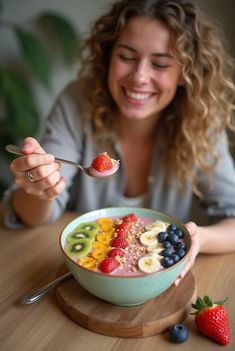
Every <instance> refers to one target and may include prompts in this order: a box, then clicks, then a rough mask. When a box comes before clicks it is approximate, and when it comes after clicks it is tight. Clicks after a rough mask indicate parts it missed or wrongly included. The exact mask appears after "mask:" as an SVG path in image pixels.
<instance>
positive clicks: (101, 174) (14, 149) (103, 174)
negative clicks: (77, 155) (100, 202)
mask: <svg viewBox="0 0 235 351" xmlns="http://www.w3.org/2000/svg"><path fill="white" fill-rule="evenodd" d="M6 150H7V151H8V152H10V153H12V154H15V155H21V156H25V154H23V153H22V152H21V151H20V148H19V147H18V146H16V145H7V146H6ZM111 160H112V162H113V167H112V168H111V169H110V170H107V171H104V172H99V171H97V170H96V169H94V168H93V167H92V166H89V167H83V166H82V165H80V164H79V163H77V162H73V161H69V160H64V159H63V158H59V157H55V161H57V162H60V163H65V164H67V165H71V166H75V167H78V168H79V169H80V170H81V171H82V172H84V173H86V174H87V175H89V176H91V177H98V178H104V177H108V176H110V175H112V174H114V173H115V172H116V171H117V170H118V168H119V161H117V160H114V159H111Z"/></svg>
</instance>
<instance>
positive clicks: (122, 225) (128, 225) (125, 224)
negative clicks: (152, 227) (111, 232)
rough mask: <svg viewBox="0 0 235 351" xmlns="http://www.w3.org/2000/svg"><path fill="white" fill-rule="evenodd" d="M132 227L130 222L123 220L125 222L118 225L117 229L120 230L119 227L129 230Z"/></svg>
mask: <svg viewBox="0 0 235 351" xmlns="http://www.w3.org/2000/svg"><path fill="white" fill-rule="evenodd" d="M129 228H130V224H129V223H128V222H123V223H120V224H118V225H117V227H116V229H117V230H119V229H124V230H127V229H129Z"/></svg>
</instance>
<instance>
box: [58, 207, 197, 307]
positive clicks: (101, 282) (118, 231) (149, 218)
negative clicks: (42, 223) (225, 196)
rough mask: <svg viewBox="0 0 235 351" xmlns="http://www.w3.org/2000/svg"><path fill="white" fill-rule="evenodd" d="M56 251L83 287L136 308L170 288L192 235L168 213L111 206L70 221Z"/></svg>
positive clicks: (180, 267) (105, 298)
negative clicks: (59, 250)
mask: <svg viewBox="0 0 235 351" xmlns="http://www.w3.org/2000/svg"><path fill="white" fill-rule="evenodd" d="M60 247H61V251H62V254H63V257H64V260H65V263H66V265H67V267H68V269H69V270H70V271H71V272H72V274H73V277H74V278H75V280H77V281H78V283H79V284H80V285H81V286H82V287H83V288H85V289H86V290H87V291H89V292H90V293H91V294H93V295H95V296H97V297H99V298H101V299H103V300H105V301H108V302H110V303H112V304H115V305H120V306H135V305H138V304H142V303H144V302H146V301H148V300H150V299H152V298H155V297H157V296H159V295H160V294H162V293H163V292H164V291H166V290H167V289H168V288H169V287H170V286H171V285H172V284H173V282H174V281H175V279H176V278H177V276H178V275H179V274H180V273H181V272H182V270H183V268H184V266H185V265H186V263H187V261H188V258H189V253H190V248H191V237H190V234H189V232H188V231H187V229H186V228H185V226H184V225H183V224H182V223H181V222H180V221H178V220H177V219H176V218H174V217H172V216H170V215H168V214H165V213H161V212H158V211H155V210H150V209H144V208H132V207H114V208H105V209H100V210H95V211H92V212H88V213H86V214H84V215H81V216H79V217H77V218H76V219H74V220H73V221H72V222H70V223H69V224H68V225H67V226H66V227H65V228H64V230H63V231H62V233H61V235H60Z"/></svg>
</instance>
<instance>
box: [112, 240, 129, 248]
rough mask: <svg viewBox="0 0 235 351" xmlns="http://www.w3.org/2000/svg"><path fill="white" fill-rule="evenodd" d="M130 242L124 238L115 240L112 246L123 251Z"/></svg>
mask: <svg viewBox="0 0 235 351" xmlns="http://www.w3.org/2000/svg"><path fill="white" fill-rule="evenodd" d="M128 245H129V244H128V241H127V240H125V239H123V238H118V237H117V238H114V239H113V240H112V243H111V246H113V247H120V248H121V249H125V248H126V247H127V246H128Z"/></svg>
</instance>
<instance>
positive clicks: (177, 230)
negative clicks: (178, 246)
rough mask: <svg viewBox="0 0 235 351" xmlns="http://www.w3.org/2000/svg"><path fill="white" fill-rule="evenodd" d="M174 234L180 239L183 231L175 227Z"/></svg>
mask: <svg viewBox="0 0 235 351" xmlns="http://www.w3.org/2000/svg"><path fill="white" fill-rule="evenodd" d="M175 234H176V235H177V236H178V238H179V239H181V238H182V237H183V232H182V230H181V229H179V228H176V230H175Z"/></svg>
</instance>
